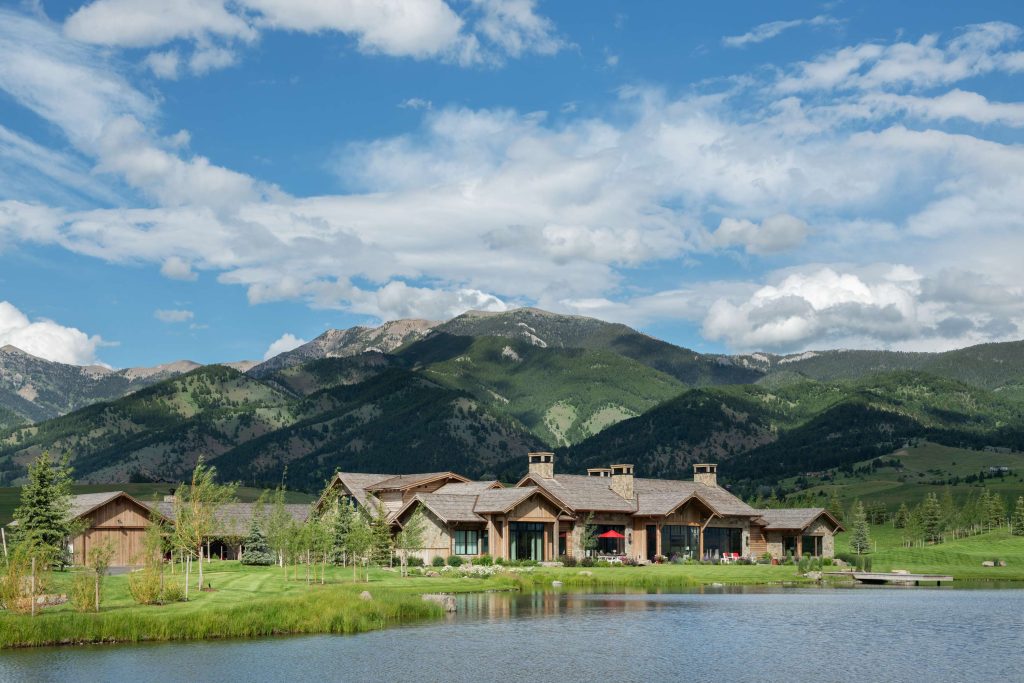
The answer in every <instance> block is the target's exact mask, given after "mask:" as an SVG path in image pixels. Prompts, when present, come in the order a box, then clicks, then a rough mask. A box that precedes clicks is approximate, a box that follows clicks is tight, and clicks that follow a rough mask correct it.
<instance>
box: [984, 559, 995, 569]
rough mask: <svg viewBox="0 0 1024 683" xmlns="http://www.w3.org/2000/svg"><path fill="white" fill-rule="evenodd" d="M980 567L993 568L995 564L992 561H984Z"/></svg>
mask: <svg viewBox="0 0 1024 683" xmlns="http://www.w3.org/2000/svg"><path fill="white" fill-rule="evenodd" d="M981 566H982V567H994V566H996V563H995V562H993V561H992V560H985V561H984V562H982V563H981Z"/></svg>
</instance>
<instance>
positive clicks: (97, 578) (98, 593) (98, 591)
mask: <svg viewBox="0 0 1024 683" xmlns="http://www.w3.org/2000/svg"><path fill="white" fill-rule="evenodd" d="M96 611H97V612H99V611H100V572H99V570H96Z"/></svg>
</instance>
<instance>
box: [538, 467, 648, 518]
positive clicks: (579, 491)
mask: <svg viewBox="0 0 1024 683" xmlns="http://www.w3.org/2000/svg"><path fill="white" fill-rule="evenodd" d="M527 481H529V482H532V483H533V484H536V485H537V486H540V487H541V488H543V489H544V490H546V491H548V492H549V493H551V494H552V495H553V496H555V498H558V499H559V500H560V501H562V502H563V503H565V504H566V505H568V506H569V507H570V508H572V509H573V510H600V511H605V512H633V511H634V509H635V507H634V503H633V501H631V500H626V499H625V498H623V497H622V496H620V495H619V494H617V493H615V492H614V491H612V490H611V488H610V486H609V481H610V480H609V479H608V478H607V477H590V476H581V475H578V474H558V475H555V477H554V478H553V479H545V478H544V477H539V476H529V475H528V476H527V477H526V478H525V479H523V481H521V482H520V484H522V483H525V482H527Z"/></svg>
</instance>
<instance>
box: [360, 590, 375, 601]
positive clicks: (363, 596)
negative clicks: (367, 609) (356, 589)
mask: <svg viewBox="0 0 1024 683" xmlns="http://www.w3.org/2000/svg"><path fill="white" fill-rule="evenodd" d="M359 599H360V600H373V596H372V595H370V591H363V592H362V593H360V594H359Z"/></svg>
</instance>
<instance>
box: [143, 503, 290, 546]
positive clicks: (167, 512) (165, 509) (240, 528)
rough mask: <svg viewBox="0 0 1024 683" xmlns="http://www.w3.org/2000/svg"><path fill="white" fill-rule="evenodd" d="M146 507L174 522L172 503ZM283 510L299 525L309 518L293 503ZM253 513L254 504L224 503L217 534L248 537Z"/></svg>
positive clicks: (219, 511) (267, 510)
mask: <svg viewBox="0 0 1024 683" xmlns="http://www.w3.org/2000/svg"><path fill="white" fill-rule="evenodd" d="M148 507H150V508H152V509H154V510H156V511H157V512H159V513H160V514H162V515H163V516H164V517H166V518H167V519H169V520H171V521H172V522H173V521H174V503H170V502H166V501H160V502H158V503H149V504H148ZM284 509H285V511H287V512H288V514H289V515H290V516H291V518H292V519H293V520H295V521H296V522H298V523H300V524H301V523H302V522H305V521H306V518H307V517H308V516H309V511H310V506H309V505H303V504H294V503H293V504H286V505H285V506H284ZM255 511H256V503H225V504H224V505H221V506H220V508H219V509H218V510H217V533H218V534H221V535H224V536H235V537H242V536H246V535H248V533H249V528H250V527H251V526H252V518H253V514H254V513H255ZM264 511H265V513H269V512H270V509H269V508H268V507H264Z"/></svg>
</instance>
